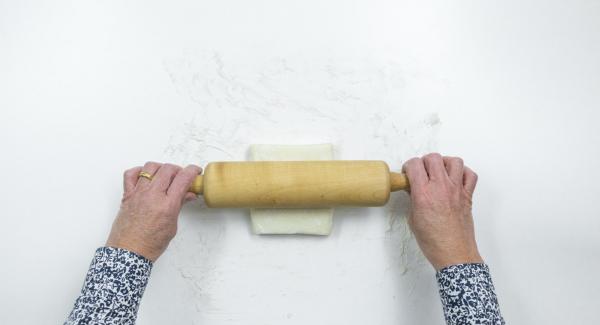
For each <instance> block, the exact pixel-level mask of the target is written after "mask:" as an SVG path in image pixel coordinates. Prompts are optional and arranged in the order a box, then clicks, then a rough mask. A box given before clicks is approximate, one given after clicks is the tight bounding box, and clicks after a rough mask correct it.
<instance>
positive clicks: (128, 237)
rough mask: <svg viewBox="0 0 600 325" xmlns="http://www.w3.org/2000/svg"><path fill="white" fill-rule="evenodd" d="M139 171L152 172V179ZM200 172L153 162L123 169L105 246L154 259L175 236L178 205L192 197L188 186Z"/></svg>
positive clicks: (191, 167)
mask: <svg viewBox="0 0 600 325" xmlns="http://www.w3.org/2000/svg"><path fill="white" fill-rule="evenodd" d="M141 171H144V172H146V173H148V174H150V175H153V176H152V180H150V179H147V178H144V177H140V176H139V175H140V172H141ZM201 172H202V169H201V168H200V167H198V166H193V165H190V166H187V167H186V168H181V167H179V166H175V165H171V164H160V163H155V162H148V163H146V164H145V165H144V167H135V168H132V169H129V170H127V171H125V174H124V176H123V184H124V193H123V200H122V203H121V209H120V210H119V214H118V215H117V217H116V219H115V221H114V222H113V225H112V229H111V232H110V235H109V237H108V240H107V241H106V246H110V247H117V248H123V249H127V250H129V251H132V252H135V253H138V254H140V255H142V256H144V257H146V258H147V259H149V260H151V261H156V259H157V258H158V257H159V256H160V255H161V254H162V253H163V252H164V251H165V249H166V248H167V246H168V245H169V242H170V241H171V239H173V237H175V233H176V232H177V219H178V216H179V211H180V210H181V206H182V205H183V203H185V202H187V201H191V200H194V199H195V198H196V195H195V194H194V193H191V192H188V189H189V187H190V185H191V184H192V181H193V180H194V179H195V178H196V176H198V174H200V173H201Z"/></svg>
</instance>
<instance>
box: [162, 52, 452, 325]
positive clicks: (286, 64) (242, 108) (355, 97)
mask: <svg viewBox="0 0 600 325" xmlns="http://www.w3.org/2000/svg"><path fill="white" fill-rule="evenodd" d="M163 64H164V68H165V71H166V73H167V74H168V78H170V80H171V81H172V85H173V87H174V91H177V92H178V93H179V94H180V95H181V96H184V97H185V98H187V99H189V100H190V101H191V102H192V103H193V106H194V107H195V108H194V111H193V112H191V113H190V116H189V117H188V118H186V119H185V120H182V121H181V125H180V127H179V128H178V129H177V130H175V131H173V134H172V137H171V139H170V140H169V143H168V145H167V147H166V149H165V152H164V153H165V159H168V160H170V161H173V162H175V163H179V164H188V163H195V164H200V165H205V164H206V163H207V162H209V161H217V160H246V159H247V156H248V147H249V145H250V144H252V143H265V144H311V143H332V144H334V148H335V150H336V153H335V156H336V158H337V159H377V160H385V161H386V162H388V164H389V165H390V168H391V169H393V170H399V169H400V168H401V166H402V163H403V162H404V161H405V160H406V159H408V158H410V157H413V156H417V155H422V154H424V153H427V152H430V151H434V150H435V149H436V140H437V138H438V132H439V129H440V126H441V121H440V116H438V114H437V113H436V106H435V105H436V103H439V102H441V101H440V97H441V98H443V97H444V96H447V85H446V83H445V82H444V80H443V79H441V78H436V77H435V74H433V73H428V72H423V71H415V70H411V69H409V68H406V66H405V65H403V64H401V63H397V62H394V61H393V60H389V61H384V60H373V59H368V58H356V57H350V56H348V57H335V58H333V57H332V58H329V59H325V60H324V59H322V58H320V59H311V58H307V57H304V56H302V55H297V56H293V57H276V56H273V57H270V58H264V59H247V58H244V57H243V56H240V55H229V56H228V55H227V53H220V52H218V51H188V52H185V53H183V54H182V55H181V56H178V57H169V58H165V59H164V62H163ZM431 97H436V98H435V100H432V99H429V98H431ZM408 205H409V200H408V197H407V195H406V194H404V193H401V194H394V195H392V198H391V200H390V202H389V203H388V205H387V206H386V207H383V208H371V209H349V208H341V209H336V213H335V216H334V233H332V234H331V235H330V236H329V237H326V238H322V239H315V238H307V237H302V236H299V237H289V236H284V237H277V238H267V239H264V238H263V237H258V236H254V235H252V234H251V233H250V231H249V224H248V221H247V220H246V221H239V219H247V218H248V217H247V214H248V213H247V211H239V210H224V211H214V210H211V209H207V208H206V207H204V206H203V205H202V204H201V203H199V204H197V207H196V208H194V209H192V211H191V212H185V213H187V214H188V215H184V217H183V218H182V220H181V224H180V230H179V233H178V236H177V237H176V239H175V240H174V242H173V244H172V247H171V250H170V251H171V256H170V261H171V264H172V266H173V267H175V268H176V269H177V271H178V272H179V273H180V275H181V277H182V279H184V281H186V282H187V283H189V284H190V285H189V288H190V289H189V290H190V291H189V292H188V293H186V295H188V296H189V297H192V299H191V301H190V302H189V303H190V306H194V307H195V311H196V312H197V313H198V317H199V319H203V320H214V321H217V320H223V318H222V317H224V316H222V313H225V314H227V313H228V311H227V310H226V309H227V307H226V306H228V305H237V306H239V304H238V303H232V304H229V303H227V301H228V300H227V299H240V302H243V301H244V299H247V300H248V301H257V299H258V302H260V299H265V301H266V300H267V299H268V298H267V296H268V295H275V294H278V293H281V292H284V291H285V292H286V293H285V294H284V293H281V295H284V296H283V297H287V298H285V299H289V300H290V302H293V298H291V297H288V294H292V293H293V292H294V290H295V289H294V288H293V287H286V285H287V284H284V283H288V282H290V283H293V282H294V281H297V280H298V279H301V281H303V282H309V283H310V282H314V283H315V286H319V283H321V285H322V283H323V282H322V281H325V280H322V279H320V277H322V276H323V275H322V273H325V274H327V273H329V274H331V273H332V272H333V273H335V274H337V275H336V279H337V280H336V281H342V280H343V279H344V278H343V277H344V276H347V277H353V276H356V274H354V275H353V270H354V269H355V268H356V267H361V266H360V265H362V263H369V260H368V256H369V255H370V253H369V252H368V250H369V249H373V250H378V251H380V252H381V254H382V256H381V257H380V259H381V260H380V262H378V263H380V264H382V265H384V267H383V268H382V269H381V272H382V273H381V274H380V275H378V277H381V278H382V279H381V280H380V281H378V282H377V285H380V286H385V285H388V284H389V285H396V286H399V287H402V288H403V289H398V288H395V289H394V290H390V291H389V293H390V295H392V294H394V293H393V292H394V291H398V290H404V292H405V293H406V294H407V296H406V297H404V298H403V299H410V292H411V291H412V290H413V289H414V287H415V285H416V283H418V282H419V281H418V280H419V279H420V277H421V274H422V273H423V272H425V270H426V269H427V267H428V266H426V262H425V260H424V257H423V256H422V254H421V253H420V251H419V250H418V247H417V245H416V243H415V241H414V238H413V236H412V234H411V232H410V230H409V228H408V226H407V224H406V214H407V211H408ZM231 218H234V219H235V220H237V221H231V220H230V219H231ZM227 220H229V221H227ZM236 222H237V224H236ZM240 228H244V229H240ZM245 228H248V229H245ZM233 236H235V238H234V237H233ZM233 247H236V248H233ZM353 250H354V254H356V258H354V257H353V256H352V254H353V253H352V251H353ZM228 254H229V255H228ZM231 254H232V255H233V256H235V258H233V257H230V256H231ZM361 254H363V255H361ZM354 259H359V261H354ZM360 259H362V261H361V260H360ZM306 263H309V264H310V265H312V266H311V268H310V269H306ZM355 263H358V265H355ZM375 264H377V263H375ZM320 265H322V266H320ZM237 267H243V268H248V267H256V268H257V269H258V270H260V272H263V273H267V274H268V273H269V272H275V271H276V275H275V274H272V275H271V277H270V278H269V279H270V280H273V279H275V280H273V282H272V285H273V286H277V283H279V282H281V283H280V284H279V288H270V289H269V288H266V289H265V288H264V286H263V287H261V288H260V289H261V290H260V293H257V292H256V290H258V288H256V287H253V283H252V282H248V283H246V284H244V287H245V289H244V288H242V289H240V291H242V292H244V293H240V292H237V293H236V295H240V296H239V297H237V298H231V297H226V295H225V294H224V293H223V291H224V290H226V289H225V288H224V287H227V284H226V283H231V282H232V281H233V282H235V281H237V282H236V283H238V284H239V281H240V280H234V277H235V274H236V273H235V271H234V270H235V269H236V268H237ZM319 268H322V271H321V272H320V271H319ZM271 270H275V271H271ZM280 274H286V275H280ZM243 276H244V275H243V273H240V274H239V277H243ZM267 276H268V275H265V277H267ZM280 276H281V278H279V277H280ZM426 276H430V274H429V273H428V274H427V275H426ZM340 277H341V278H340ZM286 279H287V280H286ZM288 280H289V281H288ZM350 280H351V279H350V278H348V281H350ZM265 281H266V282H265V283H270V281H267V280H266V278H265ZM325 282H327V281H325ZM334 283H335V281H334ZM340 283H343V281H342V282H339V283H338V284H340ZM398 283H399V284H398ZM280 289H281V290H280ZM284 289H285V290H284ZM244 290H246V291H244ZM278 290H280V291H281V292H280V291H278ZM297 290H299V291H298V292H296V293H297V294H300V295H301V294H302V290H301V289H297ZM314 290H319V288H314ZM323 290H324V289H323ZM327 290H333V289H331V288H329V289H327ZM271 291H272V292H271ZM244 295H247V296H244ZM262 295H264V297H262V298H257V296H258V297H261V296H262ZM393 298H394V299H395V298H396V297H395V296H394V297H393ZM317 300H318V299H317ZM258 302H257V303H258ZM253 312H255V311H252V310H247V311H242V312H240V313H241V314H240V315H238V316H239V321H240V322H242V321H243V320H244V319H247V317H251V316H252V313H253ZM261 314H262V315H263V317H266V318H265V319H268V320H269V321H276V320H277V319H278V318H277V317H279V316H277V315H276V313H275V312H273V314H272V315H270V314H268V313H266V315H265V311H262V312H261ZM297 314H302V310H295V311H294V310H293V308H292V310H288V311H286V313H285V315H286V316H285V318H290V317H293V315H297ZM220 315H221V316H220ZM290 315H292V316H290ZM288 316H289V317H288ZM228 317H233V316H231V315H230V314H229V316H228ZM235 319H237V318H235V317H234V320H233V321H232V322H233V323H235ZM386 319H387V318H386ZM390 319H393V318H391V316H390Z"/></svg>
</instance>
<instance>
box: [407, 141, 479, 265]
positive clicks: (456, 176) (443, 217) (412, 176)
mask: <svg viewBox="0 0 600 325" xmlns="http://www.w3.org/2000/svg"><path fill="white" fill-rule="evenodd" d="M402 169H403V171H404V172H405V173H406V175H407V177H408V180H409V182H410V197H411V212H410V216H409V218H408V224H409V226H410V229H411V230H412V231H413V233H414V234H415V237H416V239H417V242H418V244H419V247H421V250H422V251H423V254H424V255H425V257H427V259H428V260H429V262H430V263H431V264H432V265H433V267H434V268H435V269H436V270H438V271H439V270H440V269H442V268H444V267H447V266H450V265H454V264H461V263H482V262H483V260H482V259H481V256H480V255H479V251H478V249H477V243H476V242H475V230H474V227H473V215H472V213H471V206H472V201H471V199H472V197H473V191H474V190H475V185H476V184H477V174H475V173H474V172H473V171H472V170H471V169H469V168H468V167H466V166H464V165H463V161H462V159H461V158H455V157H442V156H440V155H439V154H437V153H432V154H428V155H426V156H424V157H423V158H413V159H410V160H409V161H407V162H406V163H405V164H404V166H403V168H402Z"/></svg>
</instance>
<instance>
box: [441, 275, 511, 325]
mask: <svg viewBox="0 0 600 325" xmlns="http://www.w3.org/2000/svg"><path fill="white" fill-rule="evenodd" d="M436 277H437V280H438V285H439V288H440V296H441V298H442V305H443V307H444V316H445V317H446V323H447V324H449V325H455V324H457V325H458V324H494V325H497V324H498V325H503V324H505V323H504V319H503V318H502V315H501V314H500V308H499V306H498V299H497V298H496V293H495V292H494V285H493V283H492V277H491V276H490V270H489V268H488V266H487V265H485V264H458V265H452V266H449V267H446V268H444V269H441V270H440V271H439V272H437V275H436Z"/></svg>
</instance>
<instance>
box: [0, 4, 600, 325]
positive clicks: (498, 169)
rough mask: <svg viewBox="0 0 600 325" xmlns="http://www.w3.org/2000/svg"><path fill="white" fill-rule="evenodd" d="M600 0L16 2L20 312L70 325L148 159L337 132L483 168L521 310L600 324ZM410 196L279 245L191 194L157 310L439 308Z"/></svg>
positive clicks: (14, 209)
mask: <svg viewBox="0 0 600 325" xmlns="http://www.w3.org/2000/svg"><path fill="white" fill-rule="evenodd" d="M598 58H600V5H599V4H598V2H595V1H583V0H580V1H531V0H526V1H512V0H511V1H503V2H497V3H496V2H494V3H492V2H481V1H463V2H460V3H458V2H449V1H413V2H409V1H339V0H338V1H311V0H309V1H301V2H293V3H292V2H291V1H273V0H262V1H213V2H208V1H204V2H199V1H184V0H177V1H163V2H158V1H127V2H125V1H93V2H92V1H77V2H72V3H70V2H66V1H54V2H52V3H47V2H44V1H0V148H1V149H2V159H1V162H0V169H1V170H2V186H1V187H0V198H1V199H0V200H1V206H2V209H1V211H2V212H0V220H1V221H0V245H1V246H2V247H3V248H4V249H3V250H1V251H0V261H2V262H1V265H2V267H0V288H1V289H0V305H1V306H3V308H2V312H0V323H3V324H16V323H19V324H41V323H54V324H56V323H61V322H62V321H64V319H65V317H66V316H67V313H68V312H69V311H70V308H71V307H72V304H73V302H74V300H75V298H76V296H77V294H78V292H79V290H80V288H81V284H82V283H83V279H84V276H85V272H86V270H87V266H88V265H89V262H90V260H91V258H92V256H93V253H94V250H95V249H96V248H97V247H99V246H101V245H102V244H103V243H104V241H105V239H106V237H107V234H108V231H109V229H110V225H111V222H112V219H113V218H114V216H115V214H116V211H117V209H118V206H119V201H120V195H121V192H120V191H121V176H122V171H123V170H125V169H126V168H128V167H131V166H135V165H140V164H143V163H144V162H145V161H147V160H157V161H169V162H175V163H179V164H187V163H196V164H200V165H203V164H206V162H208V161H215V160H243V159H246V155H247V148H248V145H249V144H251V143H282V144H307V143H333V144H334V145H335V148H336V156H337V158H339V159H382V160H386V161H387V162H388V163H389V164H390V166H391V167H392V168H394V169H399V168H400V166H401V165H402V162H403V161H404V160H407V159H408V158H410V157H412V156H414V155H420V154H423V153H426V152H429V151H441V152H442V153H445V154H449V155H458V156H462V157H463V158H464V159H465V162H466V164H467V165H469V166H471V167H472V168H473V169H474V170H476V171H477V172H478V174H479V176H480V178H479V179H480V181H479V185H478V188H477V191H476V195H475V205H474V214H475V219H476V221H475V222H476V232H477V239H478V243H479V246H480V250H481V252H482V255H483V256H484V258H485V260H486V262H487V263H488V264H489V265H490V267H491V271H492V275H493V278H494V282H495V285H496V290H497V293H498V295H499V300H500V305H501V309H502V311H503V314H504V316H505V318H506V320H507V322H508V323H510V324H533V323H536V324H565V323H570V324H583V323H588V324H590V323H598V322H599V321H600V316H599V315H598V312H597V307H598V306H599V305H600V295H598V291H599V290H600V284H599V282H598V281H597V276H596V274H597V272H598V271H597V270H598V269H600V259H599V258H598V257H599V256H600V236H599V234H600V213H599V212H598V211H599V210H598V209H599V208H598V201H599V198H600V185H599V184H600V169H599V168H600V132H599V131H598V126H597V123H598V121H599V119H600V60H599V59H598ZM407 204H408V200H407V198H406V195H405V194H395V195H394V196H393V198H392V201H391V202H390V204H389V205H388V206H387V207H384V208H371V209H347V208H345V209H338V210H336V213H335V217H334V218H335V221H334V230H333V233H332V234H331V235H330V236H329V237H325V238H322V237H302V236H286V237H260V236H255V235H253V234H251V232H250V228H249V220H248V218H249V217H248V212H247V211H243V210H210V209H207V208H205V207H204V206H203V205H202V203H201V202H199V203H195V204H193V205H190V206H187V207H186V208H185V209H184V210H183V212H182V216H181V220H180V225H179V233H178V235H177V238H176V239H175V240H174V241H173V242H172V244H171V246H170V247H169V249H168V251H167V252H166V253H165V255H164V256H163V257H161V258H160V260H159V261H158V263H157V264H156V265H155V267H154V270H153V274H152V278H151V282H150V285H149V287H148V288H147V290H146V293H145V296H144V299H143V302H142V304H141V307H140V311H139V317H138V323H139V324H206V325H208V324H345V325H351V324H356V325H358V324H384V325H387V324H443V323H444V321H443V316H442V310H441V304H440V302H439V297H438V294H437V287H436V282H435V278H434V272H433V270H432V268H431V267H430V266H428V265H427V263H426V261H425V260H424V258H423V257H422V255H421V254H420V252H419V251H418V248H417V247H416V244H415V242H414V240H413V238H412V237H411V235H410V232H409V231H408V229H407V226H406V223H405V218H404V216H405V214H406V210H407Z"/></svg>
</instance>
